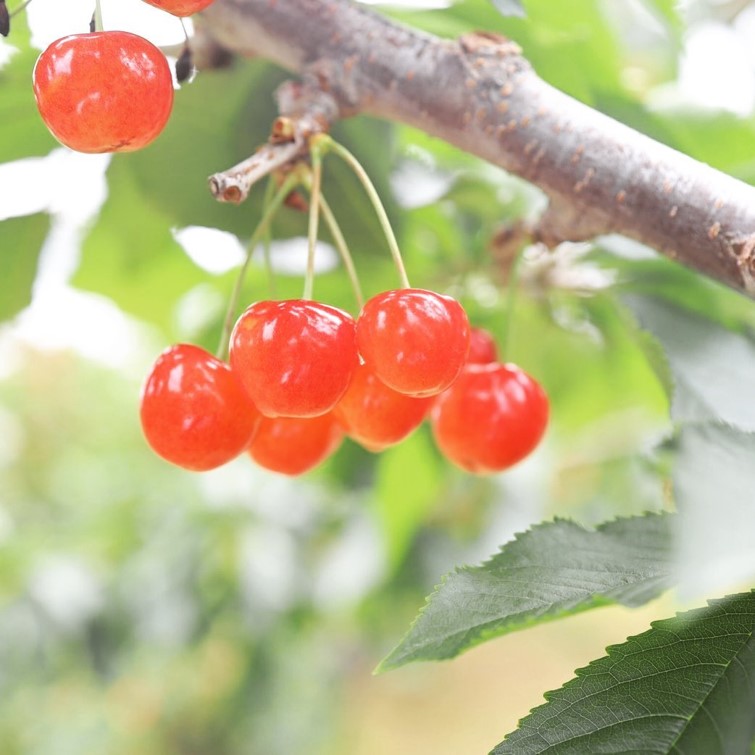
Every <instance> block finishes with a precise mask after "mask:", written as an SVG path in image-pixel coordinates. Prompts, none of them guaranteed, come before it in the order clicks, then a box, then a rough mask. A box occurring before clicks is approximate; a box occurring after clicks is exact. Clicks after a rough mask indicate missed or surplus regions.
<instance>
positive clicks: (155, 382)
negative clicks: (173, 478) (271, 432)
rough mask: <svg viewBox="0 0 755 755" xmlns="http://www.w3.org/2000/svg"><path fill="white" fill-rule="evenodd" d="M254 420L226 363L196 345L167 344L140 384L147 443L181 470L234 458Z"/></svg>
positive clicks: (250, 432) (251, 407)
mask: <svg viewBox="0 0 755 755" xmlns="http://www.w3.org/2000/svg"><path fill="white" fill-rule="evenodd" d="M259 421H260V414H259V412H258V411H257V409H256V407H255V406H254V404H253V403H252V402H251V401H250V399H249V397H248V396H247V395H246V392H245V391H244V389H243V388H242V387H241V384H240V383H239V381H238V380H237V378H236V376H235V375H234V374H233V373H232V372H231V369H230V367H229V366H228V365H227V364H225V363H224V362H221V361H220V360H219V359H216V358H215V357H214V356H212V354H208V353H207V352H206V351H205V350H204V349H200V348H199V347H198V346H192V345H190V344H185V343H183V344H178V345H177V346H171V347H170V348H169V349H166V350H165V351H164V352H163V353H162V354H161V355H160V356H159V357H158V358H157V361H156V362H155V364H154V366H153V367H152V370H151V372H150V373H149V375H148V376H147V380H146V382H145V383H144V388H143V389H142V397H141V422H142V429H143V431H144V435H145V437H146V439H147V442H148V443H149V445H150V446H151V447H152V449H153V450H154V451H155V452H156V453H157V454H159V455H160V456H162V457H163V458H164V459H167V460H168V461H170V462H173V464H177V465H178V466H179V467H184V468H185V469H192V470H195V471H204V470H207V469H214V468H215V467H219V466H221V465H222V464H225V463H226V462H227V461H230V460H231V459H233V458H235V457H236V456H238V455H239V454H240V453H241V452H242V451H243V450H244V449H245V448H247V446H248V445H249V443H250V442H251V441H252V438H253V437H254V433H255V431H256V429H257V426H258V424H259Z"/></svg>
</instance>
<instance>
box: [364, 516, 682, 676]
mask: <svg viewBox="0 0 755 755" xmlns="http://www.w3.org/2000/svg"><path fill="white" fill-rule="evenodd" d="M671 522H672V517H671V515H667V514H646V515H645V516H640V517H632V518H627V519H617V520H615V521H612V522H608V523H606V524H603V525H601V526H600V527H598V528H597V529H596V530H594V531H589V530H586V529H584V528H582V527H580V526H579V525H578V524H575V523H573V522H568V521H563V520H561V521H555V522H551V523H547V524H539V525H537V526H535V527H533V528H532V529H531V530H529V531H528V532H525V533H523V534H521V535H518V536H517V538H516V539H515V540H513V541H512V542H510V543H508V544H506V545H505V546H503V548H502V549H501V552H500V553H498V554H497V555H496V556H494V557H493V558H492V559H491V560H490V561H488V562H487V563H485V564H483V565H482V566H478V567H464V568H461V569H457V570H456V571H455V572H452V573H451V574H449V575H448V576H446V577H445V579H444V580H443V582H442V584H441V585H440V586H439V587H438V588H437V589H436V590H435V592H434V593H433V594H432V595H431V596H430V598H429V599H428V603H427V605H426V606H425V607H424V608H423V610H422V612H421V613H420V614H419V616H418V617H417V619H416V620H415V622H414V624H413V625H412V627H411V629H410V630H409V632H408V633H407V635H406V636H405V637H404V638H403V640H402V641H401V642H400V643H399V645H398V646H397V647H396V648H395V649H394V650H393V651H392V652H391V653H390V654H389V655H388V656H387V657H386V658H385V659H384V660H383V661H382V663H381V664H380V667H379V668H380V670H387V669H390V668H396V667H398V666H402V665H404V664H406V663H409V662H411V661H418V660H440V659H442V658H452V657H454V656H456V655H458V654H459V653H461V652H463V651H464V650H467V649H469V648H471V647H473V646H475V645H478V644H480V643H481V642H484V641H486V640H489V639H491V638H493V637H498V636H500V635H503V634H506V633H508V632H512V631H515V630H517V629H522V628H524V627H526V626H530V625H532V624H536V623H538V622H540V621H545V620H548V619H553V618H557V617H561V616H564V615H569V614H573V613H577V612H579V611H584V610H587V609H590V608H595V607H597V606H601V605H606V604H609V603H614V602H615V603H621V604H623V605H628V606H637V605H641V604H642V603H646V602H647V601H649V600H652V599H653V598H655V597H656V596H657V595H659V594H660V593H661V592H662V591H663V590H664V589H666V588H667V587H668V586H669V582H670V572H671Z"/></svg>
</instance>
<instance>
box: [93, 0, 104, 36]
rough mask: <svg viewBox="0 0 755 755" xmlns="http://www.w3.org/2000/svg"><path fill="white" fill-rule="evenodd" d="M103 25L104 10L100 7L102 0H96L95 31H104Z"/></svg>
mask: <svg viewBox="0 0 755 755" xmlns="http://www.w3.org/2000/svg"><path fill="white" fill-rule="evenodd" d="M104 28H105V27H104V25H103V23H102V8H101V7H100V0H94V30H95V31H102V30H103V29H104Z"/></svg>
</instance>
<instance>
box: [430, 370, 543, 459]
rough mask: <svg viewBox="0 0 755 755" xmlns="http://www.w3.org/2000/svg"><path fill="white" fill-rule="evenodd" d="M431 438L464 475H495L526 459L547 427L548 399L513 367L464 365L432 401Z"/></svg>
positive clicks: (535, 385)
mask: <svg viewBox="0 0 755 755" xmlns="http://www.w3.org/2000/svg"><path fill="white" fill-rule="evenodd" d="M431 420H432V421H431V426H432V431H433V436H434V437H435V441H436V443H437V444H438V447H439V448H440V450H441V451H442V452H443V454H444V455H445V456H446V457H447V458H448V459H450V460H451V461H452V462H454V463H455V464H457V465H458V466H460V467H461V468H462V469H465V470H467V471H468V472H475V473H479V474H484V473H490V472H500V471H502V470H504V469H506V468H508V467H510V466H512V465H513V464H516V462H518V461H520V460H521V459H523V458H524V457H525V456H527V455H528V454H529V453H530V452H531V451H532V450H533V449H534V448H535V446H537V444H538V443H539V441H540V439H541V438H542V436H543V433H544V432H545V427H546V425H547V423H548V398H547V396H546V394H545V391H543V389H542V388H541V387H540V385H539V384H538V383H537V382H536V381H535V380H534V379H533V378H531V377H530V376H529V375H528V374H527V373H525V372H524V371H523V370H521V369H520V368H519V367H517V366H516V365H514V364H498V363H497V362H491V363H488V364H469V365H467V366H466V367H465V368H464V370H463V371H462V373H461V375H459V377H458V378H457V380H456V382H455V383H454V384H453V385H452V386H451V387H450V388H449V389H448V390H447V391H446V392H445V393H443V394H442V395H440V396H439V397H438V398H437V399H436V403H435V406H434V407H433V410H432V415H431Z"/></svg>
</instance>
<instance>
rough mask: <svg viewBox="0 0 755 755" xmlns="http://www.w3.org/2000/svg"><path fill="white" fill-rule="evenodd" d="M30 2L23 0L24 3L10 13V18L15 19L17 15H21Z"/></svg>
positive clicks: (29, 0)
mask: <svg viewBox="0 0 755 755" xmlns="http://www.w3.org/2000/svg"><path fill="white" fill-rule="evenodd" d="M30 2H31V0H24V2H23V3H21V5H19V6H18V8H14V9H13V10H12V11H11V12H10V18H15V17H16V16H17V15H18V14H19V13H21V12H22V11H23V10H24V9H25V8H26V7H27V6H28V5H29V3H30Z"/></svg>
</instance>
